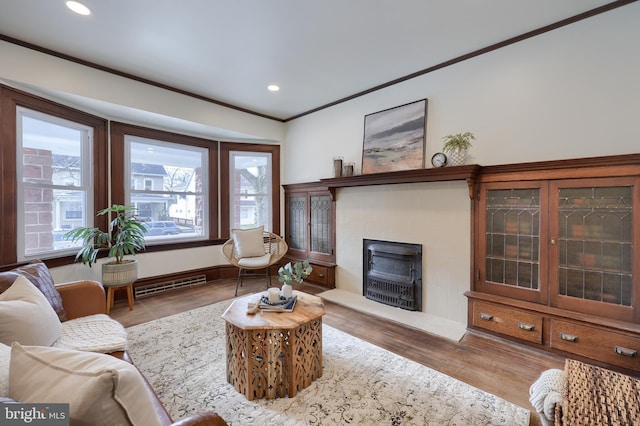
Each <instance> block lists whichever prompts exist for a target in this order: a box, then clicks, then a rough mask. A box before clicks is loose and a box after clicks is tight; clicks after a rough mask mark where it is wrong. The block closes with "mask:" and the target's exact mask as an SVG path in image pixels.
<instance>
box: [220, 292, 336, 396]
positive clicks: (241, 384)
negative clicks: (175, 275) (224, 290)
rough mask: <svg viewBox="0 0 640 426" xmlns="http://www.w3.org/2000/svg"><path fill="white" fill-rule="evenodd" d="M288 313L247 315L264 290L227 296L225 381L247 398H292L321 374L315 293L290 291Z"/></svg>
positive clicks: (319, 320)
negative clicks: (290, 309) (292, 300)
mask: <svg viewBox="0 0 640 426" xmlns="http://www.w3.org/2000/svg"><path fill="white" fill-rule="evenodd" d="M294 293H295V294H296V295H297V296H298V299H297V301H296V305H295V308H294V309H293V312H258V313H256V314H254V315H249V314H247V305H248V304H249V303H253V302H257V301H259V300H260V296H261V295H263V294H266V293H264V292H263V293H256V294H252V295H249V296H245V297H241V298H238V299H236V300H234V301H233V303H232V304H231V306H229V308H227V310H226V311H225V313H224V314H222V318H223V319H224V320H225V322H226V343H227V381H228V382H229V383H230V384H232V385H233V386H234V388H235V389H236V390H237V391H238V392H240V393H242V394H244V395H245V396H246V398H247V399H248V400H253V399H256V398H264V399H274V398H282V397H289V398H291V397H294V396H295V395H296V394H297V393H298V391H299V390H302V389H304V388H306V387H307V386H309V385H310V384H311V382H312V381H314V380H315V379H317V378H318V377H321V376H322V315H324V304H323V303H322V299H320V298H319V297H317V296H313V295H310V294H306V293H302V292H299V291H295V292H294Z"/></svg>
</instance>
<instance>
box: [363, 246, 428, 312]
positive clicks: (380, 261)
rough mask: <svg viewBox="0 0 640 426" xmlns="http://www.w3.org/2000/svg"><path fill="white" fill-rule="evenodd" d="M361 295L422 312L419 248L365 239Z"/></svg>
mask: <svg viewBox="0 0 640 426" xmlns="http://www.w3.org/2000/svg"><path fill="white" fill-rule="evenodd" d="M363 263H364V265H363V279H364V284H363V295H364V296H365V297H366V298H367V299H371V300H374V301H376V302H380V303H384V304H386V305H390V306H395V307H398V308H402V309H406V310H409V311H422V245H421V244H412V243H402V242H394V241H380V240H368V239H365V240H364V243H363Z"/></svg>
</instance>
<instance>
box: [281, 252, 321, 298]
mask: <svg viewBox="0 0 640 426" xmlns="http://www.w3.org/2000/svg"><path fill="white" fill-rule="evenodd" d="M312 271H313V268H312V267H311V265H309V261H308V260H305V261H304V262H296V263H294V264H293V265H291V262H289V263H287V264H286V265H284V266H282V267H280V269H278V281H280V282H281V283H282V290H281V291H282V296H283V297H286V298H290V297H291V296H292V295H293V283H294V282H296V283H302V281H304V279H305V278H307V277H308V276H309V275H311V272H312Z"/></svg>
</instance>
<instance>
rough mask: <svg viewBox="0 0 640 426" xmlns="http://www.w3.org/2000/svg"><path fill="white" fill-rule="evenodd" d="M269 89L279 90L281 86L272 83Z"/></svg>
mask: <svg viewBox="0 0 640 426" xmlns="http://www.w3.org/2000/svg"><path fill="white" fill-rule="evenodd" d="M267 89H269V90H271V91H272V92H277V91H278V90H280V86H278V85H277V84H270V85H268V86H267Z"/></svg>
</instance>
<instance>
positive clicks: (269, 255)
mask: <svg viewBox="0 0 640 426" xmlns="http://www.w3.org/2000/svg"><path fill="white" fill-rule="evenodd" d="M262 240H263V242H264V253H265V255H264V256H253V257H239V256H238V251H237V247H236V244H235V241H234V238H233V237H232V238H230V239H229V240H227V241H226V242H225V243H224V244H223V246H222V254H223V255H224V257H225V258H226V259H227V260H228V261H229V263H231V264H232V265H233V266H235V267H237V268H238V279H237V281H236V292H235V295H236V296H237V295H238V287H240V286H241V285H242V279H243V278H244V277H245V276H246V275H251V276H256V274H254V273H247V271H255V270H261V269H264V270H265V273H264V275H262V274H258V276H264V277H266V278H267V288H269V287H270V286H271V274H270V271H269V269H270V267H271V266H273V265H275V264H277V263H278V262H279V261H280V259H282V257H283V256H284V255H285V254H286V253H287V250H289V246H288V245H287V243H286V242H285V241H284V239H283V238H282V237H281V236H279V235H276V234H274V233H272V232H263V233H262Z"/></svg>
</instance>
